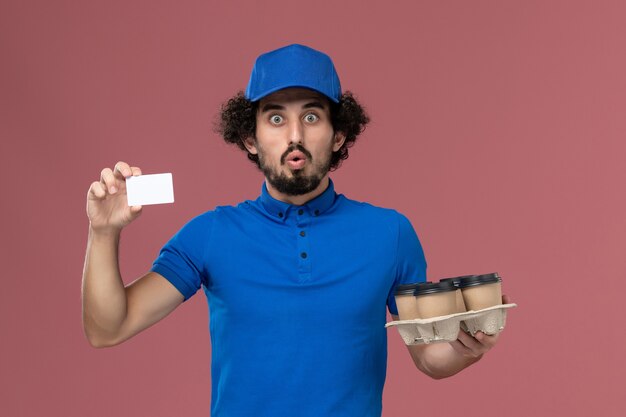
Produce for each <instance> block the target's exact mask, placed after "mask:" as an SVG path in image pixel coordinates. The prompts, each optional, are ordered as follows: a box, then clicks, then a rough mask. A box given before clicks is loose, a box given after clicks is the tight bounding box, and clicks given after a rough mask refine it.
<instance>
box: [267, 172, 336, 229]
mask: <svg viewBox="0 0 626 417" xmlns="http://www.w3.org/2000/svg"><path fill="white" fill-rule="evenodd" d="M336 196H337V194H336V193H335V186H334V184H333V181H332V180H331V179H330V178H329V179H328V187H326V190H324V192H323V193H322V194H320V195H318V196H317V197H315V198H314V199H313V200H310V201H308V202H306V203H305V204H304V205H302V206H297V205H294V204H289V203H285V202H284V201H280V200H276V199H275V198H274V197H272V196H271V195H270V193H269V191H267V185H266V183H265V181H264V182H263V186H262V187H261V196H260V197H259V198H258V200H257V201H258V202H259V204H260V205H261V206H262V207H263V208H264V209H265V211H266V212H267V213H268V214H270V215H271V216H272V217H275V218H276V219H277V220H279V221H284V220H285V219H286V218H287V217H288V216H289V214H290V213H291V212H294V211H298V210H299V209H306V210H307V211H308V212H309V214H310V215H311V216H319V215H321V214H322V213H324V212H325V211H326V210H328V209H329V208H330V207H331V206H332V205H333V203H334V202H335V197H336Z"/></svg>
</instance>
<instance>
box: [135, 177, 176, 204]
mask: <svg viewBox="0 0 626 417" xmlns="http://www.w3.org/2000/svg"><path fill="white" fill-rule="evenodd" d="M126 194H127V197H128V205H129V206H146V205H150V204H166V203H173V202H174V184H173V182H172V174H171V173H166V174H150V175H139V176H136V177H135V176H133V177H127V178H126Z"/></svg>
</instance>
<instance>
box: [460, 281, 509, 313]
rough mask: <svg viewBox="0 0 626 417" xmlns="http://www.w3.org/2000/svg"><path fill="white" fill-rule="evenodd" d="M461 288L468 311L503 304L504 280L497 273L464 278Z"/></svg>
mask: <svg viewBox="0 0 626 417" xmlns="http://www.w3.org/2000/svg"><path fill="white" fill-rule="evenodd" d="M459 288H461V293H462V294H463V301H464V302H465V307H466V308H467V310H468V311H476V310H482V309H484V308H488V307H493V306H496V305H501V304H502V279H501V278H500V276H499V275H498V274H497V273H491V274H484V275H475V276H472V277H465V278H462V279H461V281H460V283H459Z"/></svg>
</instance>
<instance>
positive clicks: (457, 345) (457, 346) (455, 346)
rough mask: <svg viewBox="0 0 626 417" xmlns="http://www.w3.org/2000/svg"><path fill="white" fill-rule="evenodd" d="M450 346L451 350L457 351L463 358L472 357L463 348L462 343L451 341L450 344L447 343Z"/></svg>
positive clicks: (468, 351)
mask: <svg viewBox="0 0 626 417" xmlns="http://www.w3.org/2000/svg"><path fill="white" fill-rule="evenodd" d="M449 343H450V346H452V349H454V350H455V351H457V352H458V353H460V354H461V355H463V356H473V352H472V351H471V350H470V349H468V348H467V346H465V345H464V344H463V343H461V342H459V340H458V339H457V340H453V341H452V342H449Z"/></svg>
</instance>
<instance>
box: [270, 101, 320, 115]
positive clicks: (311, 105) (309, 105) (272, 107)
mask: <svg viewBox="0 0 626 417" xmlns="http://www.w3.org/2000/svg"><path fill="white" fill-rule="evenodd" d="M302 108H303V109H313V108H315V109H321V110H324V109H325V107H324V105H323V104H322V102H321V101H311V102H309V103H306V104H305V105H304V106H302ZM270 110H285V106H281V105H280V104H274V103H267V104H266V105H265V106H263V108H262V109H261V113H265V112H268V111H270Z"/></svg>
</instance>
